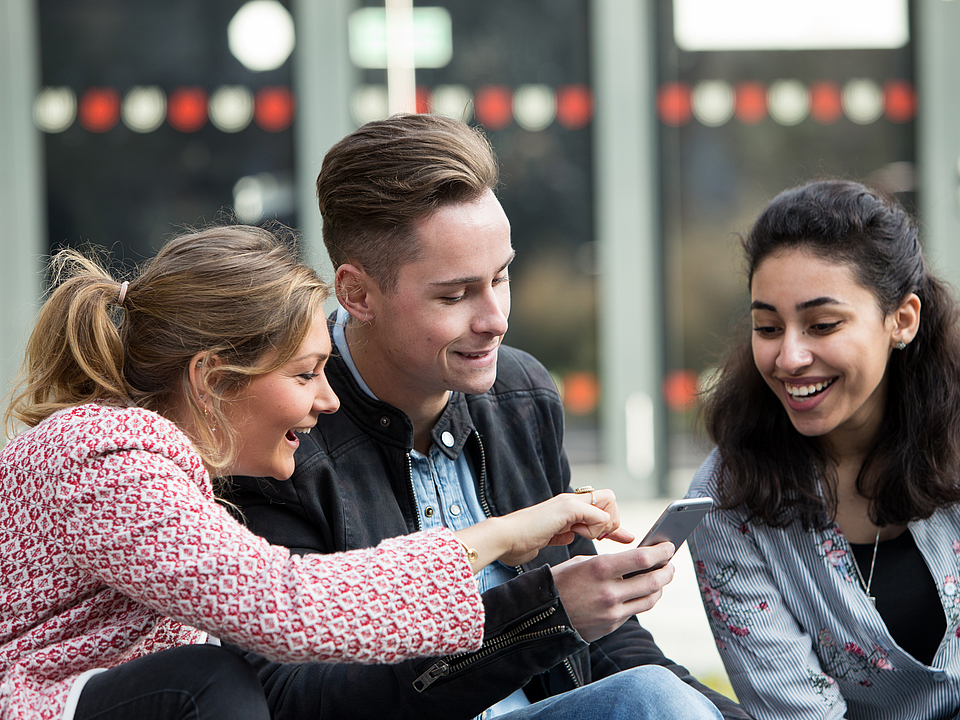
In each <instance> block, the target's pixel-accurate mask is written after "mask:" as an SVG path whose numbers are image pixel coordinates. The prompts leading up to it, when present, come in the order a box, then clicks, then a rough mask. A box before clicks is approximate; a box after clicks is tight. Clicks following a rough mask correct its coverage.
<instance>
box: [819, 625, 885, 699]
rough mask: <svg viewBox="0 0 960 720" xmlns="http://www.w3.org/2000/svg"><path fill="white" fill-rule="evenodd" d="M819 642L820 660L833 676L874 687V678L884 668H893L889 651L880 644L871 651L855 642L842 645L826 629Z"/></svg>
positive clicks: (821, 632) (822, 632)
mask: <svg viewBox="0 0 960 720" xmlns="http://www.w3.org/2000/svg"><path fill="white" fill-rule="evenodd" d="M817 643H818V644H819V646H820V650H819V652H817V655H818V656H819V657H820V662H821V664H822V665H823V667H824V669H825V670H827V671H828V672H829V673H830V675H831V676H832V677H836V678H840V679H842V680H846V681H848V682H855V683H857V684H858V685H862V686H863V687H872V686H873V682H872V678H875V677H876V676H877V675H878V674H879V673H880V672H882V671H884V670H893V663H891V662H890V660H889V659H888V653H887V651H886V650H884V649H883V648H882V647H880V646H879V645H874V646H873V648H872V649H871V650H870V652H869V653H868V652H867V651H866V650H864V649H863V648H862V647H860V645H858V644H857V643H855V642H846V643H843V645H840V644H839V643H837V641H836V640H835V639H834V637H833V634H832V633H831V632H830V631H829V630H826V629H824V630H821V631H820V634H819V635H818V636H817Z"/></svg>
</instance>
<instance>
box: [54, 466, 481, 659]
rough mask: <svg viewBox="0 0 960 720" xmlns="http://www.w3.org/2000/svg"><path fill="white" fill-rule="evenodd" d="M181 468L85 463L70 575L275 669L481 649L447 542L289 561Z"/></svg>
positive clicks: (72, 510)
mask: <svg viewBox="0 0 960 720" xmlns="http://www.w3.org/2000/svg"><path fill="white" fill-rule="evenodd" d="M191 475H192V473H191V472H190V470H189V468H188V467H185V465H184V463H183V462H182V460H181V459H178V458H172V457H169V456H166V455H164V454H163V453H160V452H152V451H149V450H145V449H126V450H120V451H116V452H107V453H100V454H93V455H91V456H90V457H87V458H85V459H84V461H83V463H82V468H81V471H80V472H73V473H71V474H70V478H71V479H70V480H69V481H67V480H66V479H64V481H63V482H62V483H61V485H60V487H61V488H65V489H64V490H63V492H62V493H61V495H60V497H59V498H58V501H59V509H60V512H61V513H62V515H61V520H62V522H61V523H60V527H62V528H63V533H64V538H63V539H64V542H65V544H66V546H67V547H68V548H69V549H70V551H71V554H72V556H73V558H74V562H76V563H77V564H78V565H80V566H81V567H82V568H83V569H84V570H85V571H86V572H89V573H90V574H92V575H94V576H95V577H97V578H98V579H99V580H101V581H102V582H103V583H105V584H107V585H109V586H110V587H112V588H114V589H116V590H118V591H119V592H121V593H123V594H124V595H127V596H129V597H131V598H133V599H134V600H137V601H139V602H141V603H143V604H144V605H147V606H148V607H151V608H153V609H154V610H155V611H157V612H159V613H161V614H163V615H166V616H169V617H172V618H174V619H176V620H179V621H181V622H183V623H186V624H188V625H193V626H195V627H198V628H200V629H202V630H205V631H207V632H209V633H211V634H213V635H216V636H218V637H220V638H222V639H224V640H227V641H230V642H232V643H235V644H237V645H240V646H242V647H245V648H248V649H250V650H254V651H257V652H259V653H262V654H264V655H266V656H268V657H270V658H273V659H276V660H278V661H283V662H299V661H308V660H319V661H350V662H366V663H375V662H376V663H379V662H387V663H389V662H398V661H400V660H403V659H406V658H409V657H414V656H420V655H442V654H448V653H453V652H458V651H463V650H473V649H476V648H477V647H479V645H480V642H481V640H482V635H483V619H484V617H483V605H482V601H481V599H480V596H479V594H478V592H477V589H476V583H475V581H474V578H473V574H472V572H471V570H470V567H469V564H468V563H467V562H466V559H465V557H464V556H463V552H462V550H461V547H460V545H459V543H458V542H457V540H456V539H455V538H454V536H453V535H452V534H450V533H449V532H448V531H439V532H430V533H419V534H416V535H411V536H407V537H405V538H402V539H392V540H387V541H385V542H383V543H381V545H380V546H378V547H377V548H376V549H370V550H359V551H354V552H349V553H339V554H335V555H322V556H321V555H314V556H310V557H305V558H300V557H295V556H294V557H291V556H290V555H289V553H288V551H287V550H286V549H285V548H280V547H275V546H271V545H269V544H268V543H267V542H266V541H264V540H263V539H261V538H259V537H257V536H255V535H253V534H252V533H250V532H249V531H247V530H246V529H245V528H243V527H242V526H241V525H240V524H238V523H237V522H236V521H234V520H233V519H232V518H231V517H230V516H229V514H228V513H227V512H226V511H225V510H224V509H223V508H222V507H220V506H219V505H218V504H217V503H216V502H215V501H214V500H213V499H212V495H211V494H210V492H209V481H207V483H206V487H204V484H203V483H199V484H198V483H197V482H196V479H195V477H192V476H191Z"/></svg>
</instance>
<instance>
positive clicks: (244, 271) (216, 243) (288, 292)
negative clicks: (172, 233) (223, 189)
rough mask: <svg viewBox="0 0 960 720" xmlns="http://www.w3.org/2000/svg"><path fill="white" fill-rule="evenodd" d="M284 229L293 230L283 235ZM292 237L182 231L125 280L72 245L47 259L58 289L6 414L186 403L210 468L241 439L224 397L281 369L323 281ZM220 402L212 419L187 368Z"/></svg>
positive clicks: (239, 228) (33, 419) (237, 229)
mask: <svg viewBox="0 0 960 720" xmlns="http://www.w3.org/2000/svg"><path fill="white" fill-rule="evenodd" d="M282 235H286V237H283V236H282ZM296 253H297V251H296V238H295V237H294V236H293V233H292V232H291V231H289V230H287V229H285V228H282V229H281V228H278V229H277V230H276V231H268V230H265V229H262V228H257V227H250V226H243V225H224V226H216V227H209V228H206V229H203V230H199V231H195V232H189V233H187V234H183V235H180V236H179V237H176V238H174V239H173V240H171V241H170V242H168V243H167V244H166V245H165V246H164V247H163V248H162V249H161V250H160V252H159V253H157V255H156V256H155V257H154V258H153V259H152V260H150V261H148V262H147V263H146V264H145V265H144V266H143V269H142V271H141V272H140V274H139V275H138V276H137V277H135V278H133V279H131V280H130V282H129V286H128V287H127V290H126V293H125V296H124V298H123V304H122V306H120V305H119V304H118V300H119V299H120V293H121V288H122V286H121V284H120V283H119V282H118V281H116V280H115V279H113V278H112V277H111V275H110V273H109V272H108V271H107V270H105V269H104V268H103V266H102V264H101V263H99V262H98V261H97V260H96V259H94V258H92V257H88V256H85V255H83V254H80V253H78V252H76V251H74V250H63V251H61V252H59V253H57V255H55V256H54V257H53V258H52V259H51V262H50V271H51V276H52V277H51V280H52V283H51V286H52V288H53V289H52V291H51V293H50V295H49V297H48V299H47V300H46V302H45V303H44V305H43V307H42V308H41V310H40V313H39V315H38V317H37V321H36V325H35V327H34V329H33V332H32V333H31V335H30V339H29V341H28V343H27V349H26V354H25V357H24V361H23V366H22V368H21V377H20V381H19V383H18V384H17V386H16V388H15V389H14V391H13V399H12V401H11V403H10V405H9V407H8V409H7V411H6V415H5V422H6V427H7V430H8V434H9V433H10V431H11V430H12V428H13V426H14V425H15V423H16V421H20V422H21V423H24V424H26V425H27V426H30V427H32V426H34V425H37V424H38V423H40V422H41V421H43V420H44V419H45V418H47V417H49V416H50V415H51V414H53V413H54V412H57V411H58V410H61V409H63V408H67V407H73V406H76V405H81V404H84V403H88V402H110V403H115V404H120V405H127V406H138V407H143V408H147V409H150V410H154V411H155V412H158V413H160V414H164V415H166V414H168V413H169V411H170V409H171V408H172V407H173V406H174V404H175V403H176V402H178V401H181V400H183V399H185V400H186V401H187V402H186V406H187V407H188V408H189V412H190V414H191V416H192V420H193V423H192V425H193V428H195V430H194V432H193V433H192V434H193V435H195V437H192V438H191V439H192V440H193V441H194V443H195V445H196V447H197V449H198V451H199V452H200V455H201V457H203V459H204V462H205V463H206V465H207V467H208V468H209V469H210V472H211V474H213V475H219V474H222V472H223V471H224V470H225V469H226V468H227V467H228V466H229V464H230V462H231V461H232V460H233V458H235V457H236V453H237V449H238V443H239V440H238V438H237V436H236V434H235V432H234V431H233V429H232V428H231V427H230V425H229V423H228V422H227V418H226V416H225V415H224V413H223V410H222V404H223V403H225V402H229V401H230V399H231V397H234V396H235V395H236V394H237V392H239V391H240V390H241V389H242V388H243V387H244V386H245V385H246V383H247V382H248V381H249V379H250V378H251V377H253V376H256V375H261V374H263V373H267V372H270V371H271V370H273V369H275V368H277V367H279V366H281V365H282V364H284V363H285V362H286V361H287V360H289V359H290V357H291V356H292V355H293V353H295V352H296V350H297V349H298V348H299V346H300V344H301V343H302V342H303V339H304V338H305V337H306V335H307V332H308V331H309V329H310V326H311V323H312V321H313V319H314V317H315V316H316V314H317V313H318V312H321V311H322V309H323V302H324V301H325V300H326V298H327V296H328V287H327V285H326V284H325V283H324V282H323V281H321V280H320V278H319V277H317V274H316V273H315V272H314V270H313V269H311V268H310V267H308V266H306V265H305V264H303V263H302V262H300V260H299V259H298V258H297V254H296ZM198 354H201V355H202V356H203V357H206V358H210V359H213V360H215V361H214V362H204V363H202V364H201V365H200V366H199V367H198V368H197V372H198V376H199V380H200V385H201V387H202V388H203V389H204V392H209V394H210V396H211V398H212V407H211V408H208V409H207V411H212V415H210V416H207V415H206V411H205V408H204V407H203V406H201V405H200V403H199V402H198V401H197V399H196V398H195V397H194V393H192V392H191V391H190V363H191V360H192V359H193V358H194V357H196V356H197V355H198Z"/></svg>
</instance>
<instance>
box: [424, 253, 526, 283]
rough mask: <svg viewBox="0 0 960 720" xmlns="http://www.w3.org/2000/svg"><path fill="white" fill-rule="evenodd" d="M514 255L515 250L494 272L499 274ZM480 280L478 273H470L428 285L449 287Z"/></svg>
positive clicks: (511, 260) (515, 254)
mask: <svg viewBox="0 0 960 720" xmlns="http://www.w3.org/2000/svg"><path fill="white" fill-rule="evenodd" d="M516 256H517V253H516V251H514V252H512V253H510V257H509V258H507V261H506V262H505V263H504V264H503V265H501V266H500V269H499V270H497V272H496V274H497V275H499V274H500V273H502V272H503V271H504V270H506V269H507V267H508V266H509V265H510V263H512V262H513V259H514V258H515V257H516ZM481 280H483V278H482V277H480V276H479V275H472V276H470V277H459V278H451V279H450V280H438V281H436V282H432V283H430V285H431V286H433V287H451V286H455V285H472V284H473V283H478V282H480V281H481Z"/></svg>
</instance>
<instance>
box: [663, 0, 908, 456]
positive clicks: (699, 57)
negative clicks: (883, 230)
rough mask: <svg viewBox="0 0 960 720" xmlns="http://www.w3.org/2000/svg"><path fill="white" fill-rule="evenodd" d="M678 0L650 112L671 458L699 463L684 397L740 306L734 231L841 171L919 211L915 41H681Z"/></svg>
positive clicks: (668, 17)
mask: <svg viewBox="0 0 960 720" xmlns="http://www.w3.org/2000/svg"><path fill="white" fill-rule="evenodd" d="M685 2H686V4H692V3H691V2H690V0H685ZM682 4H684V2H679V3H671V2H662V3H659V4H658V8H659V13H658V17H657V23H658V26H657V29H658V61H659V69H658V83H659V85H658V91H657V107H656V112H657V116H658V120H659V127H660V131H659V142H660V177H661V184H660V187H661V207H662V236H663V253H664V255H663V257H664V267H663V272H664V283H663V287H664V312H665V317H664V322H665V345H664V347H665V367H666V375H665V382H664V391H665V392H664V395H665V401H666V402H667V406H668V408H669V410H670V412H669V414H668V417H669V423H670V427H669V432H670V438H671V443H670V444H671V465H672V467H673V468H678V467H679V468H684V467H686V468H695V467H696V466H697V465H698V464H699V461H700V459H701V457H702V456H703V453H704V452H705V448H703V446H702V445H701V444H699V443H696V442H694V441H693V435H692V427H693V420H694V413H693V412H692V405H691V404H690V399H691V393H692V391H694V390H695V389H696V388H697V387H698V385H700V384H702V383H703V382H704V381H707V380H706V379H707V378H708V377H709V373H710V370H711V368H712V367H713V366H714V363H715V362H716V361H717V359H718V358H719V357H720V356H721V354H722V353H723V351H724V350H725V348H726V346H727V341H728V339H729V338H730V336H731V332H732V330H733V328H734V327H735V325H736V323H737V322H739V320H740V318H741V317H743V315H744V314H745V313H746V311H747V306H748V295H747V290H746V279H745V276H744V274H743V272H742V266H741V252H740V247H739V237H740V235H741V234H742V233H746V232H747V231H748V230H749V228H750V224H751V222H752V220H753V218H754V217H755V216H756V215H757V213H759V211H760V210H761V209H762V208H763V207H764V205H765V204H766V202H767V201H769V200H770V199H771V198H773V196H774V195H776V194H777V193H778V192H780V191H781V190H784V189H786V188H788V187H791V186H793V185H796V184H799V183H802V182H804V181H807V180H812V179H816V178H819V177H827V176H836V177H844V178H849V179H854V180H859V181H863V182H867V183H871V184H874V185H877V186H879V187H881V188H883V189H885V190H886V191H888V192H890V193H893V194H895V195H896V196H897V197H898V198H899V199H900V201H901V202H903V203H904V204H905V205H906V206H907V207H908V208H910V209H911V210H913V209H915V206H916V195H915V190H916V188H915V159H916V147H915V117H916V104H917V101H916V93H915V91H914V60H913V46H914V43H915V42H916V40H915V39H913V38H912V37H910V33H909V27H907V28H904V32H905V36H902V37H903V42H902V43H899V42H894V43H892V44H894V45H896V46H895V47H883V48H873V47H860V48H856V49H853V48H845V47H830V48H817V49H791V50H780V49H767V50H739V49H725V48H719V49H707V50H690V49H682V48H681V47H680V46H679V45H678V40H677V33H676V29H677V26H676V24H675V19H676V18H675V16H674V12H673V11H674V8H675V7H677V6H678V5H682ZM884 4H885V5H890V3H889V2H885V3H884ZM903 4H904V6H905V5H906V3H903ZM797 12H799V16H797V17H795V18H794V21H795V22H797V23H798V24H802V23H803V21H804V18H803V17H801V16H802V15H803V12H804V11H803V10H797ZM701 37H703V35H702V34H701ZM706 37H707V38H709V37H710V35H709V33H707V34H706ZM898 37H900V36H898ZM813 39H814V40H817V39H820V40H822V35H816V34H815V35H814V37H813ZM846 41H847V42H855V39H849V40H846ZM784 42H787V40H784ZM799 44H802V42H800V43H799Z"/></svg>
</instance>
